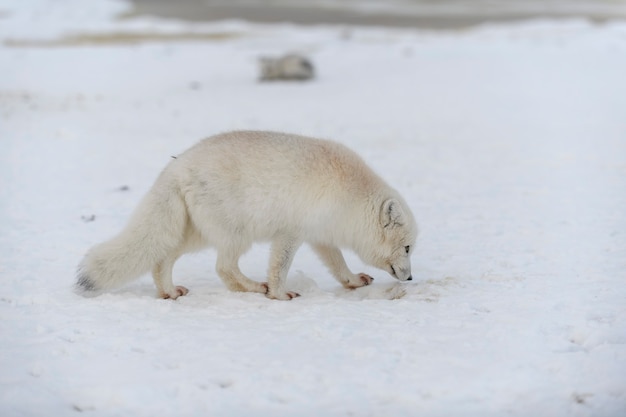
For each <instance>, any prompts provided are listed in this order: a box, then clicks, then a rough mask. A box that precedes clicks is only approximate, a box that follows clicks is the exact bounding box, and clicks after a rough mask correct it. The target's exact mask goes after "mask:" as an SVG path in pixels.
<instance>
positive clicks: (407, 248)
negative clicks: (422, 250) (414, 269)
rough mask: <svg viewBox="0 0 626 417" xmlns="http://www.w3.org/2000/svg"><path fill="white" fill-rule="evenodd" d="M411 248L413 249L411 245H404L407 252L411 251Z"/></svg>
mask: <svg viewBox="0 0 626 417" xmlns="http://www.w3.org/2000/svg"><path fill="white" fill-rule="evenodd" d="M410 250H411V247H410V246H405V247H404V251H405V252H406V253H407V254H408V253H409V251H410Z"/></svg>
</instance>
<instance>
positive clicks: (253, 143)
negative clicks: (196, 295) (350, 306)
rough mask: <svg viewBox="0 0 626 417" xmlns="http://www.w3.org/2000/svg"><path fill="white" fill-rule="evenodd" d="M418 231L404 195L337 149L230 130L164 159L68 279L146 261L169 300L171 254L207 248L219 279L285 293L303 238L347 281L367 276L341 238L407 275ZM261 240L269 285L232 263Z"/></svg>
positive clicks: (105, 275)
mask: <svg viewBox="0 0 626 417" xmlns="http://www.w3.org/2000/svg"><path fill="white" fill-rule="evenodd" d="M416 235H417V227H416V225H415V221H414V219H413V215H412V214H411V211H410V210H409V208H408V206H407V205H406V203H405V202H404V200H403V199H402V197H401V196H400V195H399V194H398V193H397V192H396V191H395V190H394V189H393V188H391V187H389V186H388V185H387V184H385V182H384V181H383V180H382V179H381V178H380V177H379V176H378V175H376V174H375V173H374V172H373V171H372V170H371V169H370V168H368V167H367V165H366V164H365V163H364V162H363V161H362V160H361V158H359V157H358V156H357V155H356V154H355V153H353V152H352V151H350V150H349V149H347V148H346V147H344V146H342V145H340V144H337V143H334V142H331V141H326V140H320V139H312V138H306V137H302V136H296V135H290V134H284V133H276V132H253V131H239V132H230V133H225V134H221V135H216V136H213V137H211V138H208V139H205V140H203V141H201V142H199V143H198V144H196V145H195V146H193V147H192V148H190V149H189V150H187V151H186V152H184V153H183V154H181V155H180V156H178V157H177V158H176V159H173V160H172V161H171V162H170V163H169V165H168V166H167V167H166V168H165V169H164V170H163V172H161V174H160V175H159V177H158V178H157V180H156V182H155V183H154V185H153V186H152V188H151V189H150V191H149V192H148V194H147V195H146V196H145V197H144V198H143V200H142V201H141V202H140V204H139V206H138V207H137V209H136V210H135V212H134V214H133V216H132V218H131V219H130V221H129V222H128V225H127V226H126V228H125V229H124V230H122V232H121V233H120V234H119V235H117V236H115V237H113V238H112V239H111V240H108V241H106V242H103V243H101V244H99V245H96V246H94V247H93V248H92V249H91V250H90V251H89V252H88V253H87V254H86V255H85V257H84V259H83V261H82V262H81V264H80V266H79V269H78V282H77V286H78V288H79V289H81V290H83V291H86V292H94V291H100V290H106V289H111V288H115V287H118V286H121V285H122V284H124V283H126V282H128V281H130V280H132V279H135V278H138V277H139V276H140V275H142V274H144V273H146V272H148V271H151V272H152V276H153V278H154V283H155V285H156V287H157V290H158V293H159V295H160V296H161V297H164V298H177V297H178V296H180V295H185V294H186V293H187V289H186V288H184V287H177V286H175V285H174V284H173V282H172V268H173V266H174V263H175V262H176V260H177V259H178V258H179V257H180V256H181V255H183V254H184V253H187V252H191V251H196V250H199V249H201V248H204V247H207V246H210V247H214V248H216V250H217V265H216V269H217V273H218V275H219V276H220V277H221V279H222V280H223V281H224V283H225V284H226V286H227V287H228V288H229V289H231V290H233V291H254V292H259V293H264V294H266V295H267V296H268V297H269V298H275V299H281V300H288V299H291V298H293V297H295V296H297V295H298V294H296V293H294V292H290V291H287V290H286V288H285V280H286V276H287V271H288V270H289V267H290V266H291V262H292V260H293V257H294V254H295V252H296V250H297V249H298V247H299V246H300V245H301V244H302V243H305V242H306V243H309V244H310V245H311V246H312V247H313V249H314V250H315V252H316V253H317V254H318V255H319V256H320V258H321V259H322V261H323V262H324V263H325V264H326V265H327V267H328V269H329V270H330V272H331V273H332V274H333V276H334V277H335V278H336V279H337V280H338V281H339V282H340V283H341V284H342V285H343V286H344V287H346V288H357V287H361V286H363V285H369V284H370V283H371V282H372V278H371V277H369V276H368V275H365V274H354V273H352V272H351V271H350V270H349V269H348V267H347V266H346V263H345V261H344V258H343V256H342V254H341V251H340V249H339V248H349V249H352V250H353V251H354V252H356V254H358V255H359V256H360V258H361V259H362V260H363V261H364V262H366V263H368V264H370V265H373V266H375V267H378V268H380V269H383V270H386V271H387V272H389V273H390V274H391V275H393V276H395V277H396V278H398V279H399V280H402V281H405V280H410V279H411V265H410V260H409V257H410V254H411V251H412V249H413V246H414V244H415V239H416ZM259 241H269V242H271V253H270V262H269V270H268V274H267V283H259V282H256V281H252V280H250V279H248V278H247V277H246V276H244V275H243V274H242V273H241V271H240V270H239V267H238V260H239V257H240V256H241V255H242V254H244V253H245V252H246V251H247V250H248V249H249V248H250V247H251V245H252V244H253V243H254V242H259Z"/></svg>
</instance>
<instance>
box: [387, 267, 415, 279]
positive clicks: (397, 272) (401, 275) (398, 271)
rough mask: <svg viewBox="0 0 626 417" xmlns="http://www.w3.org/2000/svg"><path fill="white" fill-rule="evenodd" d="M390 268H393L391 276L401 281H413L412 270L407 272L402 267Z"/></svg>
mask: <svg viewBox="0 0 626 417" xmlns="http://www.w3.org/2000/svg"><path fill="white" fill-rule="evenodd" d="M389 267H390V268H391V275H392V276H393V277H394V278H396V279H398V280H400V281H412V280H413V275H411V271H410V270H406V269H403V268H400V267H397V266H396V267H394V266H393V265H389Z"/></svg>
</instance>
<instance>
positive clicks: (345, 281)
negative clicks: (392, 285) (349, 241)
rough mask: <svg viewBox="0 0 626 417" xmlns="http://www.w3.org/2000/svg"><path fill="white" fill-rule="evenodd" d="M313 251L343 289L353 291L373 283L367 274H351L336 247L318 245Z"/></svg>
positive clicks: (314, 246) (372, 279)
mask: <svg viewBox="0 0 626 417" xmlns="http://www.w3.org/2000/svg"><path fill="white" fill-rule="evenodd" d="M313 250H314V251H315V253H317V255H318V256H319V257H320V259H321V260H322V262H324V264H325V265H326V266H327V267H328V269H329V270H330V273H331V274H333V276H334V277H335V279H336V280H337V281H339V282H340V283H341V285H343V286H344V287H345V288H348V289H355V288H359V287H363V286H365V285H370V284H371V283H372V281H374V278H372V277H370V276H369V275H367V274H363V273H361V274H353V273H352V271H350V269H348V265H346V261H345V259H343V255H342V254H341V251H340V250H339V248H338V247H336V246H328V245H319V244H318V245H313Z"/></svg>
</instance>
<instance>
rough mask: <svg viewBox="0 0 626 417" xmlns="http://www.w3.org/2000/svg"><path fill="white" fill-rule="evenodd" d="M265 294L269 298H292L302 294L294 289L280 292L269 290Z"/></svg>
mask: <svg viewBox="0 0 626 417" xmlns="http://www.w3.org/2000/svg"><path fill="white" fill-rule="evenodd" d="M265 296H266V297H267V298H271V299H272V300H291V299H292V298H296V297H300V294H298V293H297V292H293V291H286V292H284V293H278V294H277V293H273V292H271V291H268V292H267V293H266V294H265Z"/></svg>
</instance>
